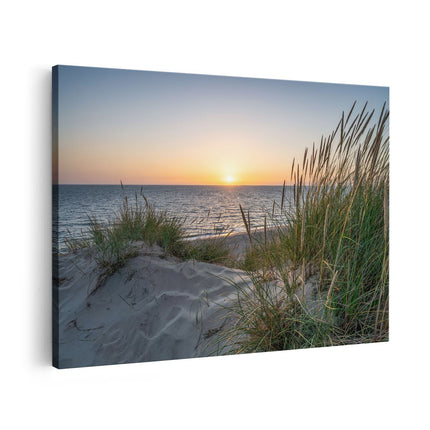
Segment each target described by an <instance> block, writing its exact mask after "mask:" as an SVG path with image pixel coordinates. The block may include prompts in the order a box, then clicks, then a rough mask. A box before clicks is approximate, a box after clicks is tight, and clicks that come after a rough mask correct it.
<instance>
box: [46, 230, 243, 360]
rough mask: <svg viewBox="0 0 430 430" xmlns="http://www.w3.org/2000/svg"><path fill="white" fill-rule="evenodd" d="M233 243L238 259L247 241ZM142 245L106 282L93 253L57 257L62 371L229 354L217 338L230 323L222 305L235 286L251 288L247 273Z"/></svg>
mask: <svg viewBox="0 0 430 430" xmlns="http://www.w3.org/2000/svg"><path fill="white" fill-rule="evenodd" d="M228 240H229V241H231V244H232V248H233V249H234V250H235V251H234V252H236V255H238V253H242V252H243V250H244V249H245V247H246V246H247V245H246V241H247V237H246V235H234V236H231V238H228ZM139 245H140V247H139V254H138V255H137V256H136V257H135V258H133V259H131V260H129V261H128V262H127V264H126V265H125V266H124V267H122V268H121V269H120V270H119V271H118V272H116V273H114V274H113V275H111V276H109V277H107V278H106V279H105V280H104V282H100V279H101V278H100V270H99V269H98V267H97V265H96V263H95V262H94V260H93V259H92V258H91V256H90V253H89V251H88V249H82V250H79V251H77V252H74V253H71V254H67V255H62V256H60V257H59V261H58V264H59V287H58V293H59V297H58V298H59V333H58V340H59V341H58V345H56V342H55V339H54V348H58V349H57V351H58V363H57V367H60V368H68V367H81V366H93V365H106V364H119V363H133V362H144V361H155V360H157V361H158V360H169V359H180V358H191V357H201V356H211V355H216V354H218V353H219V351H220V349H222V348H223V345H221V344H219V343H218V342H219V341H218V340H217V339H218V336H215V335H216V334H217V333H218V332H219V331H220V330H222V329H223V328H225V327H226V326H228V325H229V324H230V323H231V321H229V320H228V316H227V310H226V309H225V308H224V307H223V306H229V305H230V304H231V303H232V302H233V301H234V300H235V298H236V290H235V288H234V286H233V285H232V284H231V281H233V282H237V283H239V284H242V285H243V284H244V283H246V282H248V281H247V278H246V276H245V273H244V272H242V271H240V270H233V269H229V268H226V267H222V266H219V265H215V264H208V263H201V262H196V261H185V262H181V261H179V260H177V259H175V258H173V257H169V256H167V255H165V254H164V253H163V251H162V249H161V248H158V247H148V246H146V245H144V244H143V243H140V244H139ZM224 352H226V351H224Z"/></svg>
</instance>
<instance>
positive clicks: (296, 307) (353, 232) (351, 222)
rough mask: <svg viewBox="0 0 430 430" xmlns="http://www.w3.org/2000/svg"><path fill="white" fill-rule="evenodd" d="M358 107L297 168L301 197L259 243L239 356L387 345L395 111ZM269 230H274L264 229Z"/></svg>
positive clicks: (284, 208) (239, 321) (240, 317)
mask: <svg viewBox="0 0 430 430" xmlns="http://www.w3.org/2000/svg"><path fill="white" fill-rule="evenodd" d="M366 107H367V104H366V105H365V106H364V108H363V109H362V110H361V111H359V112H355V103H354V105H353V106H352V108H351V110H350V112H349V113H348V114H347V115H346V116H345V115H344V114H342V118H341V120H340V122H339V124H338V125H337V127H336V129H335V130H334V131H333V132H332V133H331V134H330V135H329V136H328V137H325V138H322V139H321V142H320V143H319V145H317V146H316V145H315V144H314V145H313V147H312V148H311V150H308V149H306V150H305V152H304V155H303V159H301V160H299V161H298V162H297V161H296V160H295V161H294V162H293V165H292V169H291V173H290V175H291V180H292V182H293V184H294V185H293V192H292V198H291V199H290V201H284V199H286V193H285V183H284V190H283V193H282V202H281V205H280V206H279V208H280V211H281V213H280V217H279V216H278V217H277V218H276V220H275V217H271V220H270V221H271V223H270V235H267V234H266V228H265V232H264V240H261V235H260V236H259V238H260V239H259V240H258V239H257V238H256V237H251V235H250V228H249V226H248V217H247V216H246V215H245V212H244V210H243V208H242V207H241V208H240V211H241V213H242V217H243V221H244V224H245V227H246V229H247V232H248V235H249V236H250V250H249V252H248V254H247V255H246V256H245V260H244V267H243V268H244V269H245V270H246V272H247V274H248V275H249V277H250V279H251V281H252V287H251V288H249V289H243V288H240V289H238V301H237V303H236V304H235V305H233V307H232V308H231V314H232V315H231V316H232V317H233V319H234V320H235V321H236V323H235V324H234V326H233V327H232V328H231V329H230V330H228V331H227V332H226V333H225V334H224V336H225V338H226V339H227V340H228V342H229V343H230V345H231V344H233V345H234V347H235V351H236V352H253V351H271V350H281V349H294V348H306V347H314V346H328V345H340V344H350V343H363V342H376V341H385V340H388V281H389V272H388V265H389V228H388V227H389V226H388V222H389V220H388V214H389V211H388V206H389V205H388V196H389V135H388V117H389V112H388V110H386V109H385V105H384V107H383V108H382V110H381V112H380V114H379V116H378V118H375V115H374V111H371V112H370V111H368V110H366ZM265 224H266V223H265Z"/></svg>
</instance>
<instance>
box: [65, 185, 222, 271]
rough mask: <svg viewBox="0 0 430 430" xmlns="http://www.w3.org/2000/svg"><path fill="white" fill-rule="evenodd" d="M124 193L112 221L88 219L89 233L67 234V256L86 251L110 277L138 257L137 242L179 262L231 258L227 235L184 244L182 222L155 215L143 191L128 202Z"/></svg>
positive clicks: (165, 213) (178, 219)
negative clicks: (154, 246) (74, 236)
mask: <svg viewBox="0 0 430 430" xmlns="http://www.w3.org/2000/svg"><path fill="white" fill-rule="evenodd" d="M121 187H122V190H123V201H122V205H121V207H120V209H119V211H118V212H117V213H115V214H114V216H113V218H112V219H111V220H110V221H109V222H107V223H102V222H100V221H99V220H98V219H97V218H96V217H94V216H89V224H90V225H89V229H88V231H87V232H86V233H83V234H82V237H80V238H73V237H72V236H71V235H70V234H69V237H67V238H66V240H65V244H66V247H67V249H68V251H69V252H74V251H77V250H78V249H81V248H89V249H90V250H91V251H92V255H93V257H94V258H95V261H96V262H97V264H98V266H99V267H100V268H101V269H102V274H103V276H106V275H111V274H113V273H115V272H116V271H117V270H118V269H120V268H121V267H122V266H124V265H125V264H126V262H127V261H128V260H129V259H130V258H132V257H135V256H136V255H137V254H138V251H139V246H138V242H144V243H145V244H147V245H150V246H152V245H158V246H160V247H161V248H162V249H163V251H164V252H165V253H166V254H168V255H171V256H175V257H178V258H180V259H182V260H191V259H194V260H198V261H204V262H209V263H218V264H221V263H224V262H227V261H228V260H229V258H230V249H229V247H228V245H227V243H226V237H227V236H228V234H227V235H223V234H220V233H218V234H216V235H214V236H213V237H210V238H207V239H204V240H187V235H186V233H185V228H184V222H185V220H184V219H182V218H178V217H174V216H171V215H170V214H168V213H167V212H165V211H157V210H156V209H155V208H154V207H153V206H152V205H151V204H150V203H149V202H148V200H147V198H146V197H145V195H144V194H143V191H142V189H141V190H140V193H139V194H137V193H135V196H134V200H133V201H129V198H128V196H127V195H126V193H125V189H124V187H123V185H122V183H121Z"/></svg>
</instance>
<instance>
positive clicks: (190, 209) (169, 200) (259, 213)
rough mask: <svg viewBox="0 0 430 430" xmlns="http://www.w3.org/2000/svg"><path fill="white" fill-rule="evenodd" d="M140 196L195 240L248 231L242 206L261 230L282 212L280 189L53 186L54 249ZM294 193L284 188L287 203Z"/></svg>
mask: <svg viewBox="0 0 430 430" xmlns="http://www.w3.org/2000/svg"><path fill="white" fill-rule="evenodd" d="M141 193H143V195H144V196H145V197H146V198H147V200H148V201H149V203H150V204H151V205H152V206H153V207H154V208H155V209H156V210H159V211H165V212H167V213H168V214H169V215H171V216H174V217H179V218H181V219H182V220H183V221H184V227H185V231H186V233H187V235H188V236H189V237H190V238H197V237H204V236H210V235H218V234H224V233H227V232H244V231H246V229H245V226H244V223H243V219H242V214H241V211H240V206H239V205H241V206H242V208H243V210H244V212H245V214H246V216H248V215H247V214H248V211H249V218H250V221H251V228H252V229H258V228H262V227H263V225H264V215H265V214H266V215H269V216H271V215H272V214H273V213H278V212H279V207H280V204H281V199H282V186H251V185H246V186H222V185H220V186H209V185H143V186H140V185H124V186H123V187H121V185H54V186H53V245H54V247H55V248H56V249H58V250H59V251H60V252H64V251H66V250H67V248H66V246H65V242H64V239H65V238H66V237H71V238H79V237H82V235H84V236H85V235H86V234H87V232H88V227H89V217H92V218H94V217H95V218H97V220H99V221H100V222H102V223H108V222H110V221H112V219H113V218H114V216H115V214H116V213H117V212H118V211H119V209H120V207H121V205H122V203H123V201H124V197H125V196H127V198H128V201H129V202H134V199H135V195H137V196H138V201H139V200H140V201H142V203H143V199H142V197H141V196H140V194H141ZM291 194H292V187H286V193H285V199H284V201H285V202H288V201H289V200H290V198H291ZM284 204H285V203H284ZM274 205H275V206H274Z"/></svg>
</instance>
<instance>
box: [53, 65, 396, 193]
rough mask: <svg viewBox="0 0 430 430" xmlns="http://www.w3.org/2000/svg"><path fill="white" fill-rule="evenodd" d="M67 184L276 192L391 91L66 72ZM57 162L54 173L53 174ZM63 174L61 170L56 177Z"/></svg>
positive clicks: (62, 166)
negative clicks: (342, 125)
mask: <svg viewBox="0 0 430 430" xmlns="http://www.w3.org/2000/svg"><path fill="white" fill-rule="evenodd" d="M58 85H59V86H58V91H59V98H58V102H59V109H58V136H59V142H58V151H59V156H58V178H59V183H61V184H119V182H120V181H122V182H123V183H124V184H142V185H144V184H171V185H173V184H189V185H192V184H208V185H211V184H231V185H234V184H248V185H257V184H258V185H278V184H282V182H283V180H284V179H287V182H288V179H289V171H290V167H291V163H292V160H293V157H302V156H303V151H304V149H305V147H306V146H312V143H313V142H318V143H319V140H320V138H321V135H327V134H329V133H330V132H331V131H332V130H333V129H334V128H335V127H336V125H337V123H338V121H339V119H340V117H341V115H342V110H345V111H348V110H349V109H350V107H351V106H352V104H353V102H354V101H355V100H357V104H358V108H362V107H363V105H364V103H365V102H366V101H368V102H369V105H368V106H369V107H370V108H375V109H376V111H380V109H381V108H382V105H383V104H384V102H385V101H387V102H388V97H389V96H388V88H387V87H369V86H360V85H335V84H321V83H312V82H297V81H281V80H266V79H251V78H232V77H223V76H206V75H187V74H179V73H160V72H143V71H131V70H117V69H99V68H86V67H70V66H58ZM55 158H56V157H55V152H54V164H55ZM55 168H56V166H54V169H55Z"/></svg>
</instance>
